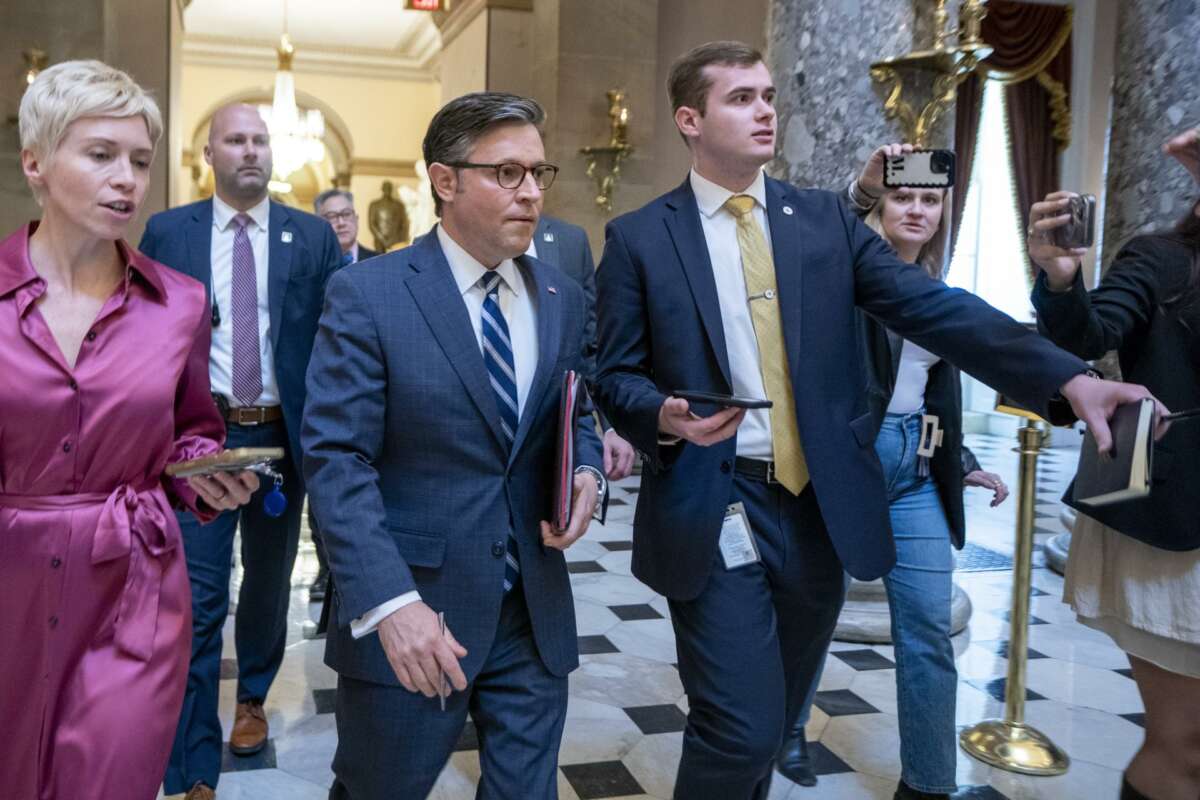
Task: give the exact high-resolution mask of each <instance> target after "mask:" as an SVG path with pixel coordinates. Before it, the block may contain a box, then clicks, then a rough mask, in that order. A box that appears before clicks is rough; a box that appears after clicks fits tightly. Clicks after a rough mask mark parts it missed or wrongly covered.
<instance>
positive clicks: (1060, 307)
mask: <svg viewBox="0 0 1200 800" xmlns="http://www.w3.org/2000/svg"><path fill="white" fill-rule="evenodd" d="M1190 271H1191V251H1190V248H1189V247H1188V246H1187V245H1186V244H1184V243H1183V242H1181V241H1179V240H1178V239H1176V238H1174V237H1172V236H1169V235H1156V236H1138V237H1135V238H1134V239H1131V240H1130V241H1129V243H1128V244H1126V245H1125V246H1124V247H1123V248H1121V251H1120V252H1119V253H1117V257H1116V259H1115V260H1114V261H1113V263H1112V265H1111V266H1110V267H1109V270H1108V272H1107V274H1105V276H1104V279H1103V280H1101V281H1100V286H1099V287H1097V288H1096V289H1094V290H1092V291H1091V292H1088V291H1087V290H1086V289H1084V286H1083V279H1082V278H1081V277H1080V276H1079V275H1076V277H1075V283H1074V285H1072V286H1071V289H1070V290H1069V291H1066V292H1062V293H1056V292H1052V291H1050V289H1049V288H1048V287H1047V285H1046V276H1045V273H1041V274H1039V275H1038V279H1037V281H1036V283H1035V284H1034V289H1033V297H1032V299H1033V305H1034V308H1036V309H1037V312H1038V327H1039V328H1040V329H1041V330H1042V331H1044V332H1045V334H1046V335H1047V336H1049V337H1050V339H1051V340H1053V341H1054V342H1055V343H1057V344H1058V345H1060V346H1061V347H1064V348H1066V349H1067V350H1070V351H1071V352H1073V353H1076V354H1077V355H1079V356H1081V357H1083V358H1100V357H1101V356H1102V355H1104V354H1105V353H1106V352H1108V351H1109V350H1114V349H1115V350H1117V355H1118V357H1119V359H1120V363H1121V374H1122V376H1123V378H1124V379H1125V380H1127V381H1130V382H1131V383H1140V384H1142V385H1144V386H1146V387H1147V388H1148V389H1149V390H1150V391H1151V392H1153V393H1154V395H1155V397H1157V398H1158V399H1159V400H1161V401H1162V402H1163V403H1165V404H1166V406H1167V408H1169V409H1171V410H1173V411H1182V410H1183V409H1188V408H1195V407H1196V406H1200V313H1197V312H1196V311H1194V310H1193V311H1192V313H1186V312H1185V313H1181V309H1180V308H1179V305H1178V304H1173V305H1172V306H1171V307H1168V306H1167V304H1166V301H1167V300H1170V299H1171V298H1173V297H1174V296H1176V295H1177V294H1179V293H1180V291H1181V290H1182V289H1183V287H1185V286H1186V285H1187V282H1188V280H1189V277H1190ZM1198 454H1200V425H1198V424H1197V423H1195V422H1180V423H1178V424H1175V425H1172V426H1171V429H1170V430H1169V431H1168V432H1167V434H1166V436H1164V437H1163V438H1162V440H1161V441H1159V442H1157V443H1155V445H1154V456H1153V465H1154V483H1153V485H1152V487H1151V490H1150V495H1149V496H1148V497H1146V498H1144V499H1141V500H1134V501H1130V502H1125V503H1114V504H1112V505H1108V506H1100V507H1090V506H1089V507H1083V506H1078V505H1076V504H1075V503H1074V502H1073V501H1072V500H1071V499H1070V498H1071V496H1072V491H1073V489H1072V488H1068V489H1067V494H1066V497H1064V498H1063V500H1064V501H1065V502H1067V503H1068V505H1071V506H1073V507H1075V508H1078V509H1079V510H1080V511H1082V512H1083V513H1085V514H1087V515H1088V516H1089V517H1092V518H1094V519H1097V520H1099V521H1100V522H1102V523H1104V524H1105V525H1108V526H1109V527H1110V528H1114V529H1116V530H1119V531H1121V532H1122V533H1125V534H1127V535H1129V536H1132V537H1134V538H1136V539H1140V540H1141V541H1144V542H1147V543H1149V544H1153V545H1155V546H1157V547H1162V548H1165V549H1168V550H1188V549H1194V548H1197V547H1200V514H1198V513H1197V507H1196V497H1195V491H1196V489H1195V487H1196V486H1197V484H1200V458H1198V457H1197V456H1198Z"/></svg>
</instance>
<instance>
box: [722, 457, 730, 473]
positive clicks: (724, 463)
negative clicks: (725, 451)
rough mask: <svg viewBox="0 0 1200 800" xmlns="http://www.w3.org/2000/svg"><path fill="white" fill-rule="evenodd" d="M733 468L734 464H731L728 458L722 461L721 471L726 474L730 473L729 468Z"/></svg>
mask: <svg viewBox="0 0 1200 800" xmlns="http://www.w3.org/2000/svg"><path fill="white" fill-rule="evenodd" d="M731 469H733V465H732V464H730V463H729V461H728V460H726V461H722V462H721V472H724V473H725V474H726V475H728V474H729V470H731Z"/></svg>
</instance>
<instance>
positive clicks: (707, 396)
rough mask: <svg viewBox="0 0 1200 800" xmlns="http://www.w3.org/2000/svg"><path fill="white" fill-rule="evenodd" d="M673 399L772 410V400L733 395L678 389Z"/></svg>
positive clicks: (727, 406)
mask: <svg viewBox="0 0 1200 800" xmlns="http://www.w3.org/2000/svg"><path fill="white" fill-rule="evenodd" d="M671 396H672V397H680V398H683V399H684V400H687V401H688V402H689V403H709V404H711V405H715V406H722V407H724V408H745V409H756V408H770V407H771V405H772V404H771V401H770V400H759V399H758V398H755V397H738V396H736V395H732V394H717V393H715V392H695V391H691V390H688V389H677V390H675V391H673V392H671Z"/></svg>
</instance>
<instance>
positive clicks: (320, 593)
mask: <svg viewBox="0 0 1200 800" xmlns="http://www.w3.org/2000/svg"><path fill="white" fill-rule="evenodd" d="M328 590H329V572H328V571H327V570H321V571H320V572H318V573H317V577H316V578H314V579H313V582H312V585H311V586H309V587H308V602H310V603H319V602H321V601H322V600H324V599H325V592H327V591H328Z"/></svg>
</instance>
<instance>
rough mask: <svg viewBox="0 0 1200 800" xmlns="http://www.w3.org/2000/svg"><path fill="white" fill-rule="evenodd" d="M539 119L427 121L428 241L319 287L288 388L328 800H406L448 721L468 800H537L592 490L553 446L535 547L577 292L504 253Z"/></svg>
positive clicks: (554, 727)
mask: <svg viewBox="0 0 1200 800" xmlns="http://www.w3.org/2000/svg"><path fill="white" fill-rule="evenodd" d="M542 119H543V113H542V109H541V107H540V106H539V105H538V104H537V103H535V102H534V101H532V100H528V99H525V98H521V97H517V96H515V95H510V94H501V93H495V92H480V93H475V94H468V95H464V96H462V97H459V98H457V99H455V100H453V101H451V102H450V103H448V104H447V105H446V106H445V107H443V108H442V109H441V110H440V111H439V112H438V113H437V114H436V115H435V116H434V118H433V120H432V121H431V122H430V124H429V130H428V132H427V133H426V135H425V142H424V148H423V149H424V156H425V162H426V163H427V164H428V165H429V177H430V181H431V183H432V190H433V193H434V202H435V206H436V207H437V211H438V214H439V216H440V218H441V222H440V223H439V224H438V225H437V226H436V227H435V228H434V230H433V231H431V232H430V233H428V234H426V235H425V236H423V237H421V238H420V239H419V240H418V241H417V242H416V243H415V244H413V245H412V246H411V247H408V248H405V249H403V250H397V251H393V252H390V253H387V254H385V255H382V256H379V257H377V258H373V259H371V260H369V261H364V262H361V263H358V264H351V265H350V266H348V267H345V268H344V269H342V270H341V271H340V272H338V274H336V275H335V276H334V277H333V279H332V280H330V282H329V292H328V298H327V300H326V305H325V312H324V314H323V315H322V317H321V329H320V332H319V334H318V336H317V344H316V347H315V349H314V351H313V362H312V367H311V368H310V370H309V375H308V386H309V394H308V406H307V408H306V409H305V414H304V435H303V440H304V447H305V456H304V473H305V477H306V478H307V479H308V485H309V487H311V490H312V504H313V507H314V509H315V511H316V514H317V518H318V519H319V520H320V521H321V532H322V535H323V537H324V539H325V547H326V551H327V554H328V557H329V567H330V570H331V572H332V574H333V582H332V586H333V592H332V594H333V598H332V600H333V605H332V614H333V619H334V623H333V624H332V625H331V626H330V631H329V635H328V641H327V646H326V651H325V660H326V663H328V664H329V665H330V666H331V667H333V668H334V669H335V670H337V672H338V691H337V729H338V747H337V754H336V755H335V756H334V760H333V772H334V783H333V788H332V789H331V790H330V795H329V796H330V800H393V798H405V800H410V799H411V800H417V799H418V798H423V797H426V796H427V795H428V794H429V792H430V790H431V789H432V788H433V785H434V782H435V781H436V780H437V777H438V774H439V773H440V772H441V770H442V768H443V767H444V766H445V764H446V761H447V759H448V758H449V757H450V753H451V751H452V750H453V749H454V744H455V742H456V741H457V740H458V737H459V734H460V733H461V732H462V729H463V724H464V722H465V720H466V718H467V713H468V712H470V715H471V719H472V720H473V721H474V724H475V729H476V731H477V732H478V735H479V742H480V753H479V757H480V772H481V774H480V782H479V789H478V793H477V795H476V797H478V798H481V800H510V799H511V798H523V799H525V798H528V800H553V798H555V797H557V796H558V795H557V769H556V767H557V760H558V746H559V741H560V739H561V737H562V729H563V722H564V719H565V716H566V707H567V675H568V673H570V672H571V670H573V669H574V668H575V667H576V666H577V665H578V663H579V658H578V651H577V648H576V635H575V609H574V604H573V601H572V598H571V585H570V579H569V576H568V574H567V565H566V562H565V560H564V558H563V553H562V551H563V550H565V549H566V548H567V547H569V546H570V545H571V544H572V543H573V542H575V541H576V540H577V539H578V538H579V537H580V536H582V535H583V533H584V532H585V531H586V530H587V527H588V523H589V520H590V518H591V516H592V514H593V512H594V511H595V508H596V505H597V502H598V501H599V498H600V497H601V496H602V495H603V494H604V491H605V480H604V476H603V475H602V474H601V472H600V466H601V457H600V442H599V440H598V439H597V438H596V434H595V432H594V430H593V427H592V423H591V419H590V417H589V416H588V415H581V416H580V419H579V422H578V425H577V427H576V430H575V464H576V465H577V466H576V469H575V473H574V475H566V476H563V477H564V478H565V480H566V481H567V483H568V486H567V491H569V492H571V494H572V498H571V502H572V504H573V513H572V518H571V521H570V524H569V526H568V527H567V528H566V529H565V530H563V531H560V530H558V529H557V528H556V527H555V526H552V525H551V523H550V522H547V520H548V519H551V518H552V517H551V513H550V512H551V508H552V506H553V505H554V501H553V498H554V486H555V483H556V480H557V478H556V476H555V471H556V465H555V458H556V455H557V451H558V434H559V431H558V427H559V426H558V423H557V417H558V414H559V403H560V396H561V388H560V387H561V386H562V380H563V375H564V372H565V371H566V370H575V371H577V372H579V371H582V370H583V369H584V366H585V360H584V359H585V349H586V347H587V344H588V343H587V341H586V340H585V337H584V321H585V307H584V298H583V291H582V290H581V289H580V288H579V286H578V285H577V284H575V283H574V282H573V281H571V280H570V279H568V278H567V277H566V276H565V275H563V274H562V273H561V272H559V271H558V270H557V269H554V268H553V267H549V266H547V265H545V264H542V263H541V262H539V261H538V260H537V259H534V258H529V257H528V256H525V255H524V253H525V251H526V249H527V248H528V247H529V240H530V237H532V236H533V232H534V229H535V228H536V226H537V221H538V216H539V214H540V212H541V207H542V192H544V191H545V190H546V189H548V188H550V185H551V184H552V183H553V181H554V175H555V173H556V172H557V167H555V166H553V165H551V164H547V163H546V161H545V151H544V149H543V146H542V137H541V133H540V129H539V126H540V124H541V122H542Z"/></svg>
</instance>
